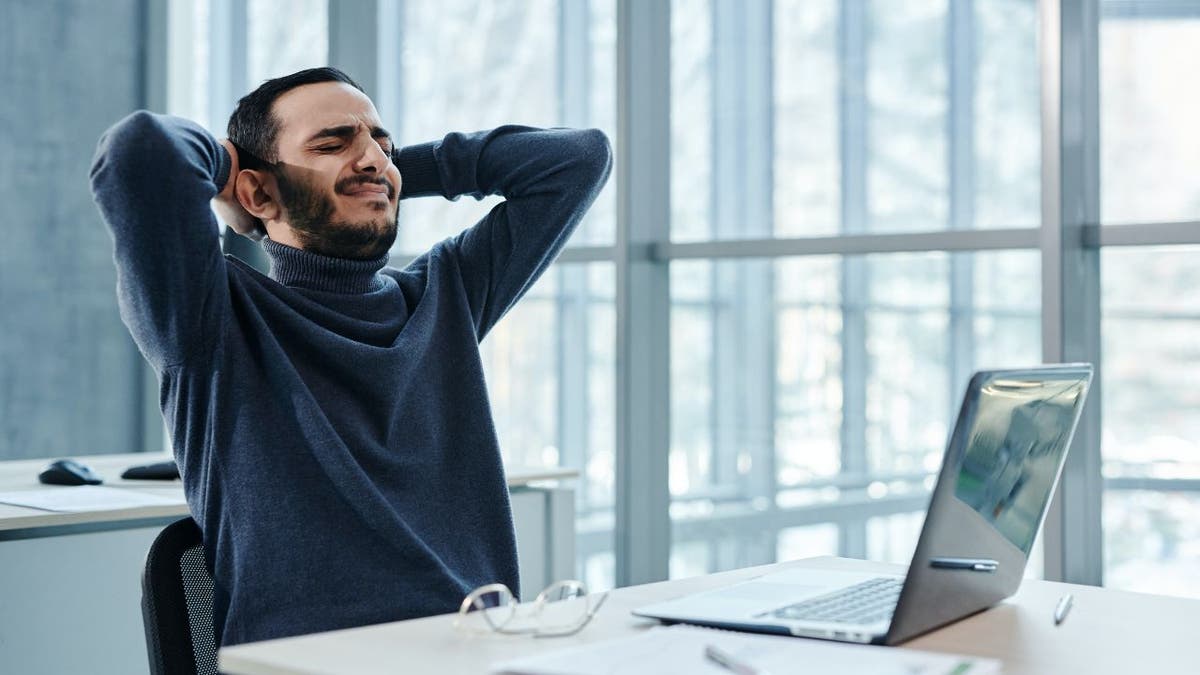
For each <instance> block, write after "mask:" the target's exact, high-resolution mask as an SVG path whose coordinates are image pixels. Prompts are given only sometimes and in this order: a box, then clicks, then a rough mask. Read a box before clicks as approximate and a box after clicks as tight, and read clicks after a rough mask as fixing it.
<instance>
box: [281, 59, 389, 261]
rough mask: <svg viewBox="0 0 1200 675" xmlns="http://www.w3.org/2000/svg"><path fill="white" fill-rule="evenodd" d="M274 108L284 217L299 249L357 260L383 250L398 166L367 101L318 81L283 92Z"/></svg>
mask: <svg viewBox="0 0 1200 675" xmlns="http://www.w3.org/2000/svg"><path fill="white" fill-rule="evenodd" d="M272 113H273V114H274V116H275V118H276V119H277V120H278V121H279V125H280V129H279V133H278V136H277V138H276V150H277V153H278V162H277V164H276V167H275V170H274V171H273V173H274V175H275V178H276V183H277V185H278V187H279V202H280V205H281V206H282V207H283V217H282V220H283V221H285V224H286V225H287V226H288V227H290V228H291V229H292V231H293V232H294V233H295V235H296V238H297V239H298V240H299V241H300V243H301V244H302V245H303V247H304V249H305V250H309V251H313V252H314V253H320V254H323V255H329V256H334V257H339V258H359V259H367V258H376V257H378V256H380V255H382V254H383V253H385V252H386V251H387V250H388V249H389V248H390V247H391V245H392V243H393V242H394V241H395V240H396V227H397V217H398V214H399V211H398V210H399V203H400V171H399V170H398V169H397V168H396V166H395V165H394V164H393V163H392V158H391V150H392V139H391V136H390V135H388V132H387V131H385V130H384V129H383V128H382V126H381V124H380V121H379V114H378V113H377V112H376V111H375V106H374V104H372V103H371V99H369V98H367V96H366V95H365V94H363V93H362V92H360V91H358V90H357V89H355V88H354V87H351V86H349V85H347V84H343V83H341V82H322V83H319V84H309V85H304V86H301V87H297V88H295V89H292V90H291V91H288V92H287V93H285V94H283V95H282V96H280V97H279V98H278V99H276V100H275V104H274V106H273V107H272Z"/></svg>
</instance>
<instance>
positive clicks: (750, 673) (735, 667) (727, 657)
mask: <svg viewBox="0 0 1200 675" xmlns="http://www.w3.org/2000/svg"><path fill="white" fill-rule="evenodd" d="M704 656H705V657H706V658H707V659H708V660H709V661H712V662H713V663H715V664H717V665H718V666H721V667H722V668H724V669H725V670H728V671H730V672H733V673H737V675H768V673H767V671H765V670H759V669H757V668H755V667H754V666H752V665H750V664H749V663H746V662H745V661H741V660H738V659H736V658H734V657H733V655H731V654H730V653H729V652H726V651H725V650H723V649H719V648H718V647H716V646H714V645H705V646H704Z"/></svg>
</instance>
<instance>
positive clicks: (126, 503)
mask: <svg viewBox="0 0 1200 675" xmlns="http://www.w3.org/2000/svg"><path fill="white" fill-rule="evenodd" d="M0 503H3V504H12V505H14V506H26V507H29V508H32V509H41V510H42V511H59V512H64V513H77V512H80V511H115V510H118V509H132V508H137V507H139V506H171V505H175V504H183V503H185V502H184V500H183V498H182V497H168V496H163V495H153V494H148V493H145V492H135V491H134V490H123V489H120V488H111V487H103V486H100V485H79V486H73V487H58V488H48V489H45V490H22V491H20V492H0Z"/></svg>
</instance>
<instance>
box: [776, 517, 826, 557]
mask: <svg viewBox="0 0 1200 675" xmlns="http://www.w3.org/2000/svg"><path fill="white" fill-rule="evenodd" d="M837 550H838V528H837V526H836V525H829V524H824V525H809V526H807V527H789V528H787V529H783V530H780V531H779V540H778V543H777V544H776V553H775V558H776V559H777V560H780V561H783V560H800V559H802V558H815V557H817V556H822V555H837Z"/></svg>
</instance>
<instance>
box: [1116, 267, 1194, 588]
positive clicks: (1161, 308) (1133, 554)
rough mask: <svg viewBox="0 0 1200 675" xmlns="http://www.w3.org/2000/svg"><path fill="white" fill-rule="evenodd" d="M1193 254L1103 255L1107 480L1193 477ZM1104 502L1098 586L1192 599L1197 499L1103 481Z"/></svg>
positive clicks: (1144, 484)
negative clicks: (1102, 562) (1102, 558)
mask: <svg viewBox="0 0 1200 675" xmlns="http://www.w3.org/2000/svg"><path fill="white" fill-rule="evenodd" d="M1198 254H1200V247H1185V246H1180V247H1172V248H1148V249H1143V248H1137V249H1105V250H1104V251H1103V252H1102V253H1101V268H1102V269H1103V271H1104V275H1103V278H1102V286H1101V292H1102V296H1101V298H1102V300H1101V301H1102V307H1101V309H1102V324H1101V335H1102V336H1103V339H1104V342H1103V354H1104V360H1103V376H1104V380H1103V382H1104V387H1103V396H1104V401H1103V403H1104V405H1103V410H1104V415H1103V425H1104V427H1103V436H1102V442H1101V452H1102V456H1103V471H1104V476H1105V478H1106V479H1107V480H1108V482H1112V481H1120V480H1122V479H1149V480H1152V479H1195V478H1200V416H1198V415H1197V414H1196V411H1197V410H1198V409H1200V388H1198V387H1197V386H1196V383H1197V382H1200V346H1198V345H1197V342H1196V335H1197V334H1200V299H1198V298H1197V297H1196V294H1195V288H1196V287H1197V285H1198V284H1200V268H1197V266H1196V264H1195V260H1196V256H1197V255H1198ZM1142 485H1143V486H1147V487H1151V486H1153V483H1152V482H1151V483H1148V484H1146V483H1143V484H1142ZM1103 505H1104V519H1103V522H1104V547H1105V571H1104V580H1105V585H1107V586H1112V587H1114V588H1125V589H1130V590H1138V591H1146V592H1152V593H1172V594H1184V595H1195V596H1200V592H1198V591H1197V590H1196V589H1197V588H1200V584H1198V583H1197V582H1200V577H1197V572H1196V571H1197V570H1200V565H1198V563H1200V529H1197V525H1196V524H1197V523H1200V519H1198V516H1200V496H1197V495H1194V494H1190V495H1189V494H1185V493H1171V492H1154V491H1150V490H1129V489H1113V488H1112V487H1111V486H1110V487H1109V489H1107V490H1106V491H1105V493H1104V500H1103Z"/></svg>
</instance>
